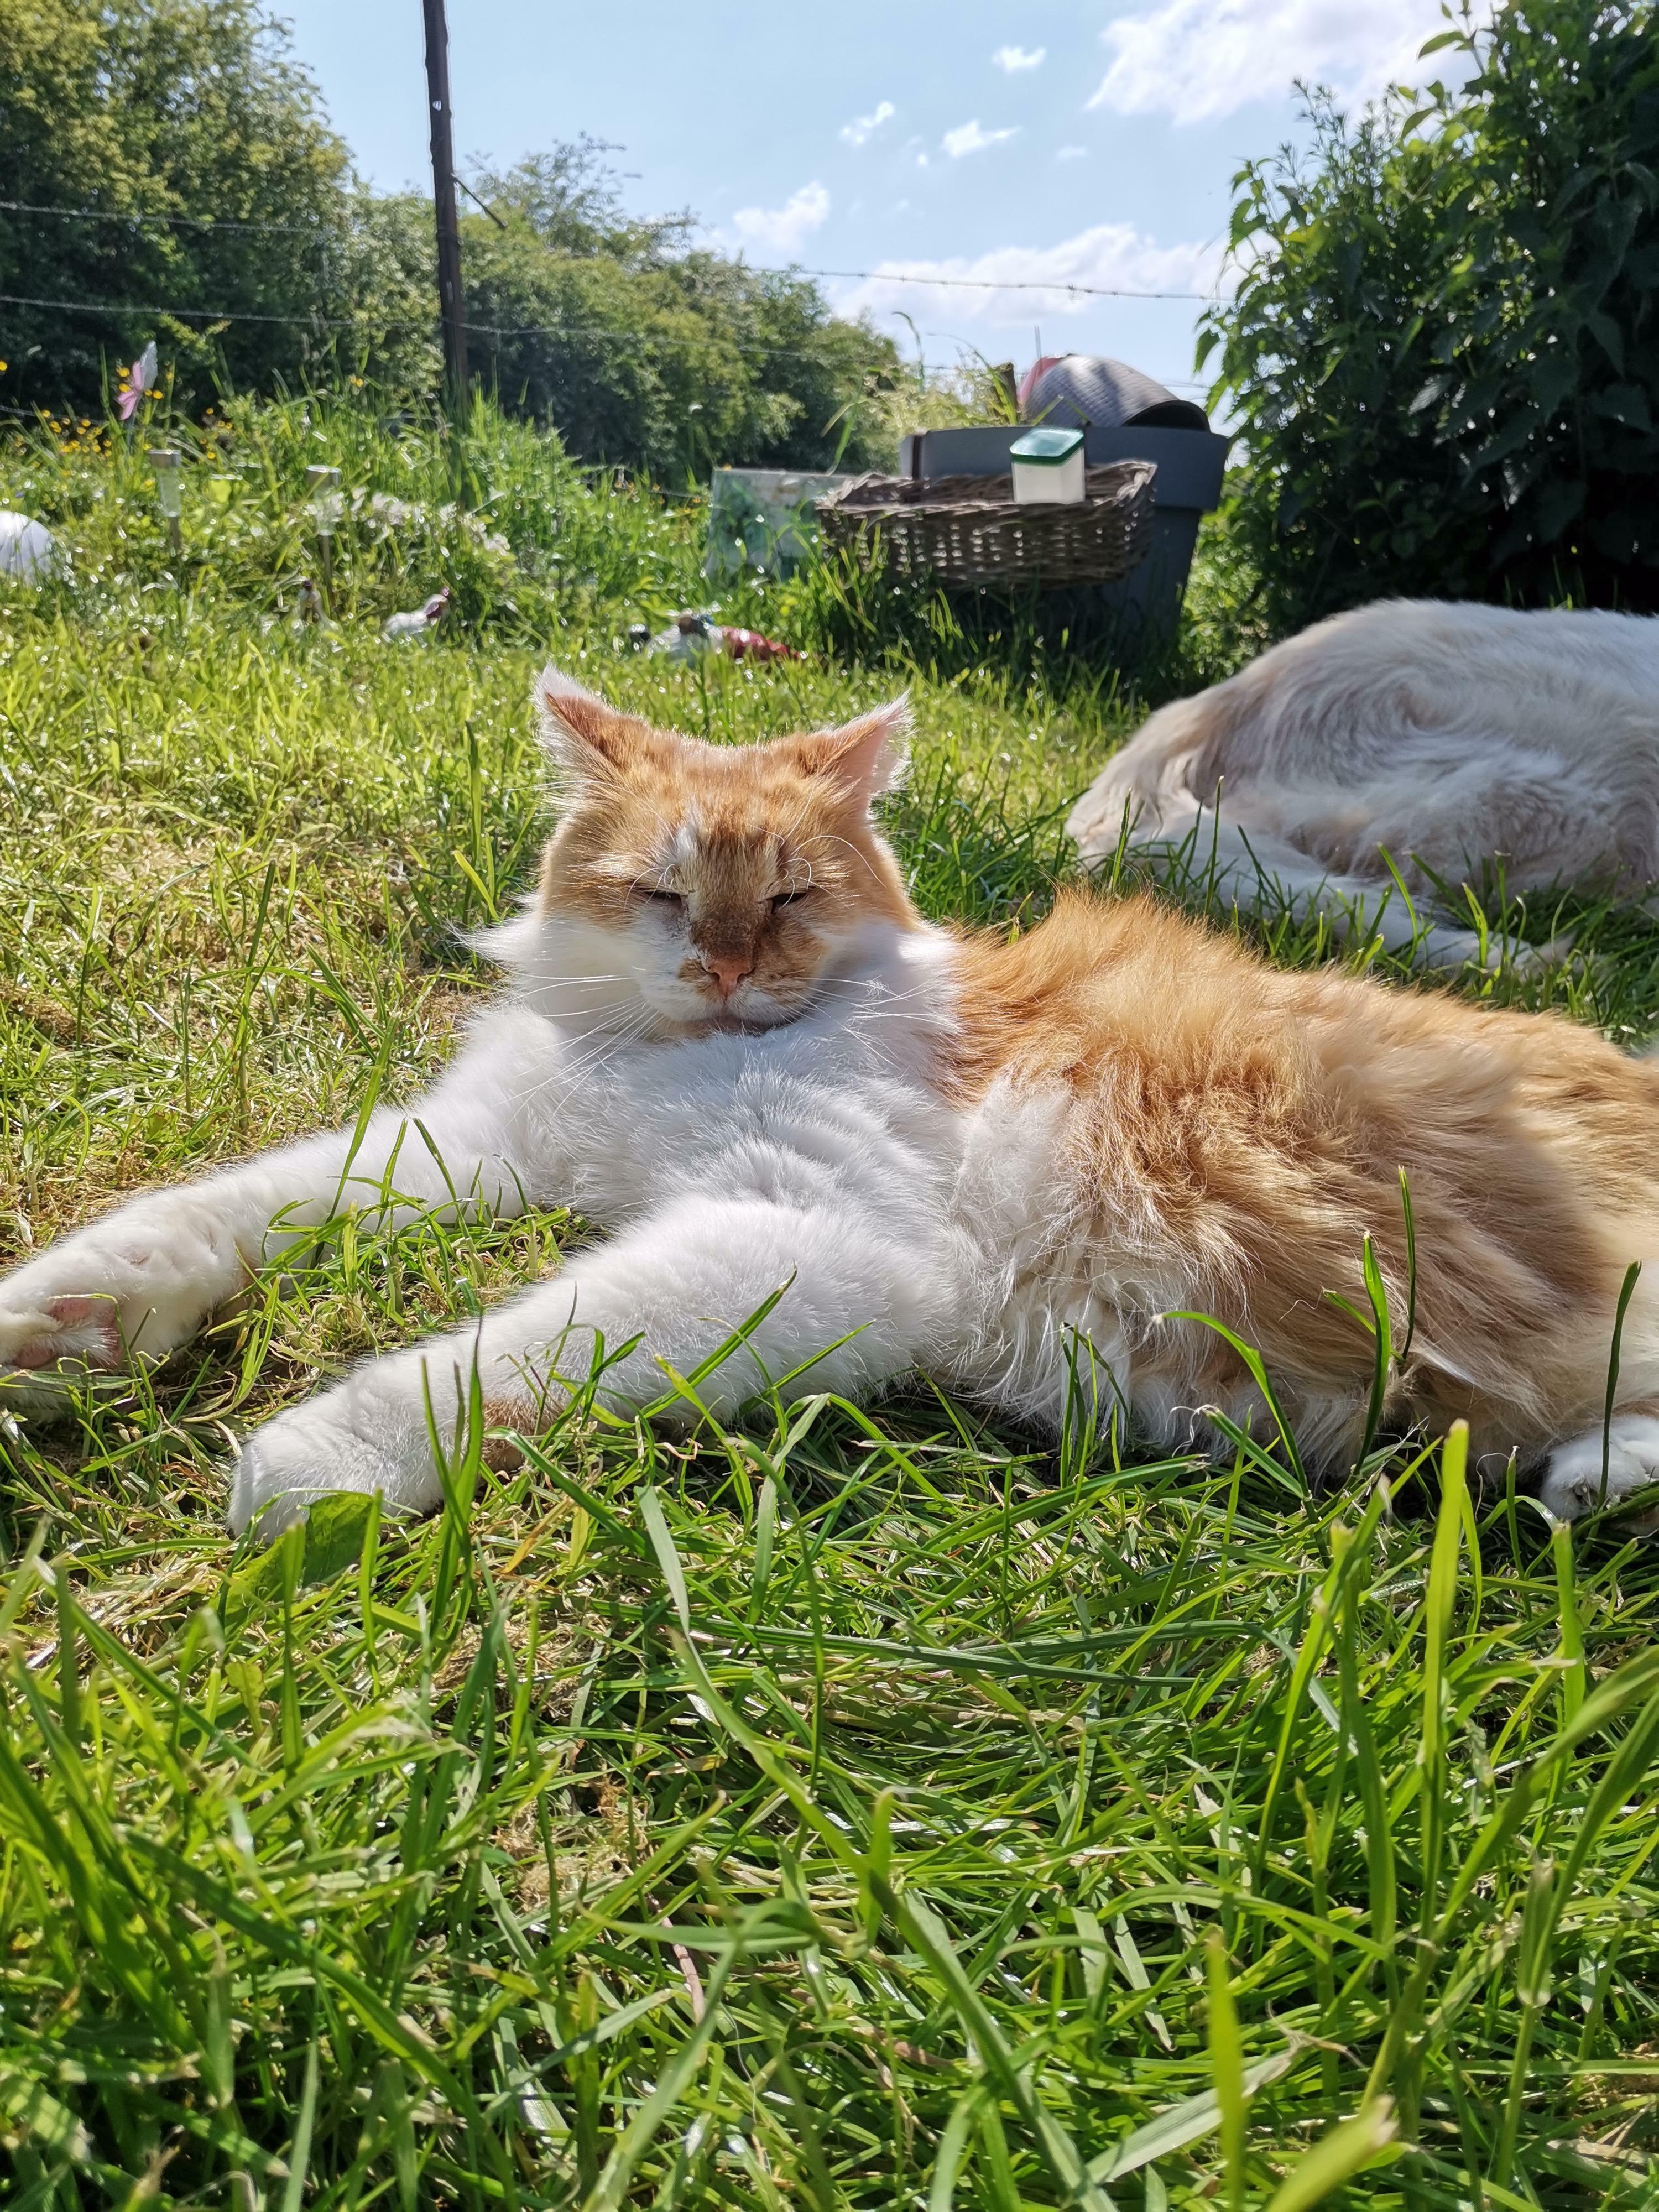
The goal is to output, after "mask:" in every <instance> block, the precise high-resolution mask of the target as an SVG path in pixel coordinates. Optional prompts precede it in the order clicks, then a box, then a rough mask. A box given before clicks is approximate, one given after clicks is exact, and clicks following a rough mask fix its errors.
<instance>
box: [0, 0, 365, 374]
mask: <svg viewBox="0 0 1659 2212" xmlns="http://www.w3.org/2000/svg"><path fill="white" fill-rule="evenodd" d="M0 144H3V145H4V147H5V149H6V163H5V175H6V180H7V187H6V197H8V198H9V199H12V200H15V201H18V202H21V203H24V206H23V207H22V208H21V209H11V210H0V293H4V294H6V295H11V299H12V301H13V302H15V301H16V300H18V299H19V298H21V299H22V300H26V301H76V302H82V303H89V304H88V305H85V306H77V307H75V308H73V309H64V308H62V307H41V306H20V305H16V304H8V305H6V306H5V307H3V309H0V313H3V315H4V325H3V328H4V331H5V338H4V343H3V344H0V354H3V356H4V357H5V359H6V361H7V362H8V364H9V367H8V369H7V372H6V374H5V376H4V378H3V380H0V395H3V397H4V398H7V399H8V400H9V401H10V402H11V403H12V404H14V405H15V404H32V403H36V402H38V403H40V404H52V405H60V404H69V405H72V406H79V407H82V408H88V407H92V406H95V405H96V404H97V403H98V401H99V398H100V392H101V389H102V385H103V380H104V377H105V375H106V370H107V368H108V366H109V365H110V364H111V363H112V362H119V361H121V360H131V358H132V356H133V354H134V353H135V352H136V351H137V349H139V348H140V347H142V345H143V343H145V341H146V340H147V339H149V338H150V337H158V336H159V337H162V338H163V339H164V341H165V343H164V346H163V350H164V351H165V352H166V353H167V356H169V358H170V360H171V361H172V362H173V363H174V364H175V365H176V366H177V367H178V368H179V369H181V371H182V372H183V376H184V380H185V385H186V386H187V387H188V386H191V385H192V384H195V385H198V386H206V385H207V384H208V382H209V381H210V374H211V373H212V372H213V371H214V370H215V369H219V370H221V371H222V373H223V374H226V375H227V376H228V378H229V379H230V380H231V381H232V382H233V383H236V384H256V385H258V384H264V385H268V384H269V383H270V380H272V379H273V378H274V377H276V376H277V375H286V376H289V377H296V376H299V375H301V374H304V373H306V371H307V369H308V368H311V367H312V366H313V364H315V363H316V362H319V360H321V359H322V358H323V357H324V356H326V355H328V354H329V353H330V352H331V349H332V348H333V344H334V341H335V337H336V332H335V331H334V330H333V328H332V327H331V325H332V322H333V319H334V318H333V317H332V316H331V306H332V304H333V303H334V302H335V301H337V299H338V298H339V297H340V296H341V295H342V293H343V289H345V286H346V285H347V283H349V280H350V278H351V275H352V272H353V271H354V270H356V269H357V268H358V267H359V265H360V264H361V263H362V258H363V249H362V244H361V242H360V241H359V240H357V239H356V237H355V235H354V234H355V231H356V228H357V226H356V223H355V222H354V213H353V207H354V203H353V198H352V194H351V191H350V186H351V183H352V179H351V171H350V161H349V155H348V152H347V149H346V147H345V145H344V144H343V142H342V141H341V140H340V139H339V138H338V137H336V135H335V134H334V132H333V131H331V129H330V128H329V126H328V125H327V122H326V120H325V117H324V116H323V113H322V111H321V108H320V106H319V101H318V98H317V94H316V91H315V88H314V87H313V84H312V82H311V81H310V79H309V78H308V77H307V76H306V75H305V74H304V72H303V71H302V70H300V69H299V68H297V67H296V66H295V64H294V63H293V61H292V60H291V59H290V58H289V53H288V51H287V44H286V36H285V33H282V32H281V31H280V30H278V29H276V27H273V26H272V25H271V24H270V23H269V22H268V21H266V20H265V18H264V15H262V13H261V12H260V10H259V9H258V8H257V7H255V6H254V5H253V4H252V0H0ZM36 210H70V211H74V212H73V214H72V215H71V214H48V213H40V212H37V211H36ZM157 308H168V309H174V310H182V311H185V312H184V313H174V314H173V315H158V314H157V313H156V312H155V310H156V309H157ZM106 309H107V312H106ZM220 316H223V317H225V318H227V319H226V320H225V321H224V322H223V324H222V325H220V324H219V322H218V320H217V318H219V317H220ZM233 316H235V317H248V318H253V319H251V320H248V321H232V320H229V319H228V318H230V317H233Z"/></svg>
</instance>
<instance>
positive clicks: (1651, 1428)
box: [1538, 1413, 1659, 1528]
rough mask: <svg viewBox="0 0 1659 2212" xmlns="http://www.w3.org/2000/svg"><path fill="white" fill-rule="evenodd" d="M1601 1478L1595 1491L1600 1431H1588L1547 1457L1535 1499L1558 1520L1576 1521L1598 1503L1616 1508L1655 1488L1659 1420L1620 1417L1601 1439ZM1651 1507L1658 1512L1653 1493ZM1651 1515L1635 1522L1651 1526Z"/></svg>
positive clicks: (1632, 1415) (1658, 1481) (1642, 1416)
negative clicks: (1604, 1446)
mask: <svg viewBox="0 0 1659 2212" xmlns="http://www.w3.org/2000/svg"><path fill="white" fill-rule="evenodd" d="M1655 1484H1659V1420H1656V1419H1654V1418H1653V1417H1652V1415H1650V1414H1647V1413H1621V1414H1620V1415H1618V1416H1617V1418H1616V1419H1614V1421H1613V1427H1612V1430H1611V1431H1610V1432H1609V1435H1608V1437H1607V1493H1606V1496H1605V1498H1604V1497H1603V1495H1602V1489H1601V1430H1600V1429H1593V1430H1591V1431H1589V1432H1588V1433H1587V1434H1585V1435H1583V1436H1582V1437H1574V1438H1573V1439H1572V1441H1571V1443H1565V1444H1558V1445H1557V1446H1556V1448H1555V1449H1554V1450H1553V1452H1552V1453H1551V1454H1550V1456H1549V1463H1548V1465H1547V1468H1546V1469H1545V1471H1544V1479H1543V1480H1542V1482H1541V1483H1540V1485H1539V1486H1538V1495H1539V1498H1540V1500H1541V1503H1542V1504H1543V1505H1544V1507H1545V1508H1546V1510H1547V1511H1548V1512H1550V1513H1553V1515H1554V1516H1555V1517H1556V1519H1557V1520H1558V1521H1577V1520H1579V1519H1581V1518H1582V1516H1583V1515H1584V1514H1586V1513H1594V1512H1595V1511H1596V1510H1598V1508H1600V1507H1601V1505H1603V1504H1607V1505H1619V1504H1623V1502H1624V1501H1625V1499H1626V1498H1633V1497H1635V1496H1636V1494H1637V1492H1638V1491H1643V1490H1646V1489H1648V1488H1650V1486H1653V1485H1655ZM1653 1502H1654V1505H1655V1509H1656V1514H1659V1491H1656V1492H1655V1496H1654V1501H1653ZM1654 1520H1655V1516H1654V1515H1646V1516H1643V1518H1642V1519H1641V1520H1640V1521H1638V1522H1637V1524H1636V1525H1637V1526H1638V1528H1645V1527H1648V1526H1650V1525H1653V1523H1654Z"/></svg>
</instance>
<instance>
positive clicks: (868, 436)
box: [462, 139, 899, 479]
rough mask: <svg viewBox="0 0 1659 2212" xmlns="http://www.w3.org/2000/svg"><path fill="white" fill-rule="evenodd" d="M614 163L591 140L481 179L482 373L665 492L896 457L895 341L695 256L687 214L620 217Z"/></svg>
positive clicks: (803, 282)
mask: <svg viewBox="0 0 1659 2212" xmlns="http://www.w3.org/2000/svg"><path fill="white" fill-rule="evenodd" d="M607 150H608V149H605V147H604V146H603V145H602V144H600V143H599V142H597V141H595V140H592V139H584V140H580V141H577V142H575V143H573V144H567V145H562V146H558V147H556V148H555V149H553V150H552V151H551V152H550V153H549V154H546V155H537V156H534V157H532V159H530V160H528V161H524V162H521V163H520V164H519V165H518V167H515V168H513V169H511V170H509V171H507V172H506V173H504V174H500V175H495V174H489V173H486V174H483V175H480V176H478V177H477V178H476V179H474V184H475V188H476V190H477V194H478V197H479V198H480V199H482V200H483V202H484V203H485V204H487V205H488V207H489V210H490V212H491V216H493V218H494V220H491V219H490V218H489V217H486V216H483V215H473V216H468V217H467V218H466V219H465V221H464V222H463V225H462V229H463V241H464V257H465V269H466V296H467V320H468V323H469V325H470V326H471V365H472V368H473V371H474V373H475V374H481V375H483V377H484V378H485V379H486V380H487V381H489V382H490V383H492V384H493V385H494V386H495V388H496V389H497V390H498V391H499V392H500V394H501V399H502V401H503V402H504V404H507V405H508V406H509V407H515V408H521V409H523V410H526V411H527V412H528V413H530V414H531V415H532V416H535V417H536V418H537V419H538V420H540V421H544V422H550V423H551V424H553V425H554V426H555V427H556V428H557V429H558V431H559V433H560V435H561V436H562V439H563V440H564V442H565V443H566V445H567V446H568V447H569V449H570V450H571V452H573V453H579V454H580V455H581V456H582V457H583V458H584V459H591V460H611V461H618V462H625V463H627V464H629V465H632V466H635V467H643V468H647V469H648V470H650V471H652V472H653V473H655V474H657V475H659V476H661V477H665V478H669V479H684V478H686V477H695V476H698V475H702V474H703V473H706V471H707V470H708V466H709V465H711V464H712V463H714V462H717V461H723V462H728V463H732V464H737V465H754V466H761V467H764V466H779V467H781V466H793V467H826V466H828V465H829V464H830V463H831V462H832V461H834V460H835V459H836V457H837V455H839V456H840V457H841V458H842V460H843V461H844V462H845V463H846V464H847V465H851V466H854V467H862V466H866V465H870V463H871V462H872V459H876V458H878V457H879V458H882V459H885V458H886V453H885V441H884V439H883V436H882V432H881V429H880V428H879V415H878V408H877V405H876V402H877V400H878V396H879V394H880V393H881V392H884V391H885V390H888V389H890V387H891V386H893V384H894V383H895V382H896V380H897V377H898V374H899V361H898V354H897V350H896V348H895V347H894V345H893V344H892V343H891V341H890V339H888V338H887V337H884V336H883V335H881V334H880V333H879V332H878V331H874V330H873V329H872V328H871V327H870V326H869V325H867V324H865V323H861V322H860V323H853V322H847V321H842V320H840V319H836V317H834V316H832V315H831V313H830V312H829V307H828V304H827V303H826V301H824V299H823V295H822V294H821V293H820V292H819V291H818V289H817V286H816V285H814V284H812V283H811V282H810V281H808V280H807V279H806V278H805V277H802V276H799V275H797V274H795V273H793V272H792V271H787V270H769V269H754V268H750V266H749V265H748V264H746V263H744V262H742V261H737V260H732V259H730V258H727V257H726V256H725V255H723V254H720V253H715V252H709V251H708V250H707V249H705V248H699V247H696V246H694V245H693V243H692V240H693V237H694V235H695V231H696V222H695V220H694V218H693V217H692V216H690V215H689V214H684V213H683V214H679V215H672V216H658V217H653V218H648V219H644V220H641V219H640V218H638V217H635V216H629V214H627V213H626V212H625V211H624V210H623V205H622V201H621V193H620V186H619V180H618V179H617V177H616V175H615V173H614V172H612V171H611V170H610V169H609V168H608V167H607V166H606V164H605V154H606V151H607Z"/></svg>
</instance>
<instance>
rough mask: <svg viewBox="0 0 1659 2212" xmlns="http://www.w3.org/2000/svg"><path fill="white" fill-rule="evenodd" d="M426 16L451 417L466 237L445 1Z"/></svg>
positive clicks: (435, 0)
mask: <svg viewBox="0 0 1659 2212" xmlns="http://www.w3.org/2000/svg"><path fill="white" fill-rule="evenodd" d="M421 4H422V11H423V13H424V15H425V16H426V94H427V106H428V109H429V110H430V114H431V123H432V201H433V206H434V209H435V212H436V215H437V219H438V307H439V313H441V316H442V318H443V326H444V382H445V384H446V386H447V396H448V400H449V405H450V410H451V412H452V413H453V414H456V415H459V412H460V410H461V408H462V406H463V405H464V404H465V400H466V307H465V301H464V300H463V298H462V295H461V234H460V231H459V228H458V227H457V224H456V220H455V139H454V133H453V130H452V129H451V127H450V125H451V117H450V112H449V32H448V29H447V26H446V24H445V22H444V0H421Z"/></svg>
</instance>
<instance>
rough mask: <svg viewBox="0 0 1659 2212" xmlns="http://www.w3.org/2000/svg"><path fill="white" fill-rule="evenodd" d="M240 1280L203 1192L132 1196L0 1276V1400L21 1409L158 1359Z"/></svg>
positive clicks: (210, 1197)
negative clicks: (67, 1387)
mask: <svg viewBox="0 0 1659 2212" xmlns="http://www.w3.org/2000/svg"><path fill="white" fill-rule="evenodd" d="M248 1273H249V1269H248V1267H247V1264H246V1261H245V1260H244V1258H243V1255H242V1252H241V1249H240V1244H239V1242H238V1238H237V1235H236V1224H235V1221H234V1207H228V1206H226V1205H225V1204H224V1202H223V1200H222V1194H221V1193H220V1191H219V1190H218V1189H217V1188H216V1186H215V1185H214V1184H211V1183H209V1184H202V1185H196V1186H192V1187H191V1188H185V1189H181V1190H169V1191H155V1192H152V1193H151V1194H149V1196H147V1197H145V1198H142V1199H137V1200H133V1201H132V1202H131V1204H129V1205H127V1206H122V1207H121V1208H120V1210H119V1211H118V1212H116V1213H113V1214H111V1215H110V1216H109V1217H108V1218H106V1220H103V1221H100V1222H95V1223H94V1225H92V1226H91V1227H90V1228H88V1229H83V1230H81V1231H77V1232H76V1233H75V1234H73V1235H71V1236H68V1237H62V1238H60V1239H59V1240H58V1243H55V1244H53V1245H51V1246H50V1247H48V1249H46V1251H45V1252H43V1253H41V1254H40V1255H39V1257H38V1258H36V1259H33V1260H31V1261H27V1263H26V1264H25V1265H24V1266H23V1267H18V1268H15V1269H14V1270H13V1272H12V1273H10V1274H9V1275H7V1276H5V1277H4V1278H3V1279H0V1403H4V1404H8V1405H21V1406H22V1407H24V1408H25V1409H26V1410H27V1409H28V1408H31V1407H36V1406H39V1405H41V1404H45V1403H48V1402H50V1401H52V1399H53V1398H55V1397H57V1396H60V1395H61V1394H62V1390H63V1388H64V1384H65V1383H68V1382H70V1381H73V1380H76V1379H80V1378H84V1377H85V1376H87V1375H88V1374H95V1373H99V1372H104V1371H107V1370H112V1369H116V1368H119V1367H123V1366H125V1365H126V1364H128V1363H129V1362H130V1361H132V1360H138V1361H141V1362H145V1363H154V1362H155V1361H158V1360H161V1359H163V1358H166V1357H167V1353H168V1352H172V1351H173V1350H174V1349H175V1348H176V1347H177V1346H179V1345H180V1344H183V1343H184V1342H185V1340H187V1339H188V1338H190V1337H191V1336H193V1335H194V1334H195V1333H196V1331H197V1329H198V1328H200V1327H201V1325H202V1323H203V1322H204V1321H205V1320H206V1319H207V1317H208V1316H209V1315H210V1313H211V1312H212V1311H213V1310H214V1309H215V1308H216V1306H219V1305H221V1304H223V1303H224V1302H225V1301H226V1300H227V1299H228V1298H229V1297H233V1296H234V1294H235V1292H236V1291H238V1290H240V1288H241V1287H242V1285H244V1284H245V1283H246V1280H247V1279H248Z"/></svg>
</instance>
